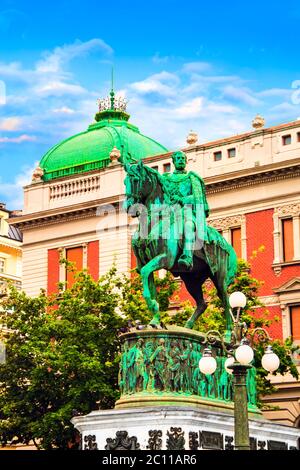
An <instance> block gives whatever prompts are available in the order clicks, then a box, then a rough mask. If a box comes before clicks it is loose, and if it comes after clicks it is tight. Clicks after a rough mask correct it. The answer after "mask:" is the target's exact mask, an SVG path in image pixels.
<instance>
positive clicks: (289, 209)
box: [274, 203, 300, 217]
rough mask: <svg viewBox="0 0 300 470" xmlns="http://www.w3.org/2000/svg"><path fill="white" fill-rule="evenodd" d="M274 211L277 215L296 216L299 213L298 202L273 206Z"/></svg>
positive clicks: (299, 204) (299, 205)
mask: <svg viewBox="0 0 300 470" xmlns="http://www.w3.org/2000/svg"><path fill="white" fill-rule="evenodd" d="M274 212H275V214H277V215H278V217H283V216H295V215H296V216H297V215H299V214H300V203H294V204H287V205H285V206H279V207H275V209H274Z"/></svg>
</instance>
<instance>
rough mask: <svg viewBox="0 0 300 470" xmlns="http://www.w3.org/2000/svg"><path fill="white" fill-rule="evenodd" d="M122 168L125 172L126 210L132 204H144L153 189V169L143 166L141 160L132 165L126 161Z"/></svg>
mask: <svg viewBox="0 0 300 470" xmlns="http://www.w3.org/2000/svg"><path fill="white" fill-rule="evenodd" d="M124 168H125V171H126V173H127V175H126V178H125V180H124V183H125V194H126V201H125V203H124V208H125V209H126V211H127V212H128V211H129V210H130V208H131V207H132V206H134V205H138V204H145V202H146V199H147V197H148V196H149V195H150V194H151V192H152V191H153V171H152V170H151V168H148V167H146V166H144V164H143V162H142V161H139V163H135V164H133V165H130V164H128V163H126V164H125V165H124ZM136 215H139V214H138V213H137V214H136Z"/></svg>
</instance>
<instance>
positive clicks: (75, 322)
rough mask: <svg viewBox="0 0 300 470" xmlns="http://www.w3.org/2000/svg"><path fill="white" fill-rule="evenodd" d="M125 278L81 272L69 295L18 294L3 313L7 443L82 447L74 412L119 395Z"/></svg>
mask: <svg viewBox="0 0 300 470" xmlns="http://www.w3.org/2000/svg"><path fill="white" fill-rule="evenodd" d="M120 287H121V283H120V279H119V277H118V276H116V269H115V268H113V269H112V270H111V271H110V272H109V273H108V274H107V275H106V276H103V277H101V278H100V279H99V281H97V282H96V281H94V280H93V279H92V277H91V276H90V275H89V274H87V273H86V272H80V273H78V274H76V281H75V283H74V285H73V286H72V287H71V288H69V289H65V290H63V289H62V285H61V286H60V290H59V292H58V294H56V295H53V296H47V295H46V294H45V292H41V294H40V295H39V296H38V297H36V298H30V297H28V296H27V295H25V294H24V293H20V292H18V291H16V290H14V289H12V290H11V293H10V295H9V297H8V298H7V299H6V300H5V301H4V303H3V305H2V309H1V311H0V324H1V325H2V329H1V339H2V341H5V343H6V363H5V364H1V365H0V436H1V441H2V443H6V442H11V441H12V440H14V441H15V442H22V443H29V442H30V441H31V440H33V441H34V442H35V443H36V445H37V446H38V447H39V448H43V449H52V448H60V449H68V448H70V447H72V446H74V445H76V431H75V429H74V427H73V425H72V424H71V422H70V420H71V418H72V416H73V415H74V414H76V413H83V414H86V413H89V412H90V411H91V410H94V409H96V408H111V407H113V406H114V403H115V400H116V399H117V398H118V396H119V392H118V385H117V375H118V361H119V356H118V352H119V346H120V345H119V338H118V335H117V331H118V329H119V328H120V327H121V326H122V325H123V323H124V320H123V319H122V318H121V317H120V315H119V314H118V313H117V307H118V305H119V289H120Z"/></svg>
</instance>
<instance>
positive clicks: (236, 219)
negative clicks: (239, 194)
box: [208, 214, 246, 231]
mask: <svg viewBox="0 0 300 470" xmlns="http://www.w3.org/2000/svg"><path fill="white" fill-rule="evenodd" d="M245 221H246V218H245V215H243V214H240V215H232V216H229V217H221V218H219V219H208V224H209V225H211V226H212V227H214V228H215V229H216V230H222V231H223V230H229V229H230V228H232V227H235V226H237V225H239V226H240V225H242V224H243V223H245Z"/></svg>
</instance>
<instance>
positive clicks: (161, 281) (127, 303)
mask: <svg viewBox="0 0 300 470" xmlns="http://www.w3.org/2000/svg"><path fill="white" fill-rule="evenodd" d="M122 282H123V283H122V290H121V295H122V299H121V304H120V307H121V311H122V312H123V314H124V315H125V316H126V319H127V320H133V321H134V320H140V321H141V323H142V324H143V325H148V323H149V322H150V321H151V319H152V316H153V313H151V312H150V311H149V309H148V307H147V304H146V302H145V300H144V297H143V294H142V292H143V287H142V280H141V276H140V275H138V274H136V272H135V271H133V272H132V275H131V277H130V278H128V277H127V276H125V275H124V276H123V279H122ZM154 284H155V287H156V290H157V301H158V303H159V306H160V312H161V314H162V321H163V322H164V323H168V321H167V320H169V315H168V313H167V311H168V308H169V305H170V299H171V298H172V296H173V294H174V293H176V292H177V291H178V283H177V282H176V281H175V279H174V277H173V276H172V274H171V273H170V272H168V271H167V272H166V274H165V276H163V277H159V276H157V275H154Z"/></svg>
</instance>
